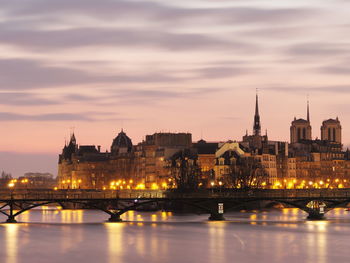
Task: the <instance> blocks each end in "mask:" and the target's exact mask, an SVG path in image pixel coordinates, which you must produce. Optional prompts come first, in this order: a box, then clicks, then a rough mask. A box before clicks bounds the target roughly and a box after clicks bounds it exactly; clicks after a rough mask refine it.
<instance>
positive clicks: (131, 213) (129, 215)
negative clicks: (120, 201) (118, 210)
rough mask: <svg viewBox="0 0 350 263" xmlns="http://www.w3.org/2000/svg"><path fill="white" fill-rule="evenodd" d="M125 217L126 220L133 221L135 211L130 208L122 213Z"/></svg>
mask: <svg viewBox="0 0 350 263" xmlns="http://www.w3.org/2000/svg"><path fill="white" fill-rule="evenodd" d="M124 215H125V217H126V220H128V221H134V220H135V211H133V210H131V211H128V212H127V213H125V214H124Z"/></svg>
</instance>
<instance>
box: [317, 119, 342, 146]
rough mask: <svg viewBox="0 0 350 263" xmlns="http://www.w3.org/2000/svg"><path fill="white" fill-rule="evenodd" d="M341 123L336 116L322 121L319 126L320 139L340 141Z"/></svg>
mask: <svg viewBox="0 0 350 263" xmlns="http://www.w3.org/2000/svg"><path fill="white" fill-rule="evenodd" d="M341 129H342V128H341V125H340V121H339V119H338V117H337V118H336V119H328V120H325V121H323V123H322V126H321V140H323V141H330V142H336V143H339V144H341V143H342V136H341Z"/></svg>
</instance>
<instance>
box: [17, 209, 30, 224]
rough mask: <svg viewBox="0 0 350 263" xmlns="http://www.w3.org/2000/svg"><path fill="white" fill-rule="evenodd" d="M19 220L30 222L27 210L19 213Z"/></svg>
mask: <svg viewBox="0 0 350 263" xmlns="http://www.w3.org/2000/svg"><path fill="white" fill-rule="evenodd" d="M18 219H19V221H21V222H30V213H29V211H25V212H23V213H22V214H20V215H19V218H18Z"/></svg>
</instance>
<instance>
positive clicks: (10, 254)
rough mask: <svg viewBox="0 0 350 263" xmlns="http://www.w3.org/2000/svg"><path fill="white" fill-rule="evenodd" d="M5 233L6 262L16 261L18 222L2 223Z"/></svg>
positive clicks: (13, 262)
mask: <svg viewBox="0 0 350 263" xmlns="http://www.w3.org/2000/svg"><path fill="white" fill-rule="evenodd" d="M3 226H4V227H5V233H6V244H5V245H6V257H5V260H6V261H5V262H6V263H17V251H18V246H17V245H18V230H19V227H20V225H18V224H4V225H3Z"/></svg>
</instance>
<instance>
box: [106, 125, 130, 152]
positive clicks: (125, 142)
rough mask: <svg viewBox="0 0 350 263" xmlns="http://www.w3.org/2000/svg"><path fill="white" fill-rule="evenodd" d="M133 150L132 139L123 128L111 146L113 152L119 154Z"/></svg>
mask: <svg viewBox="0 0 350 263" xmlns="http://www.w3.org/2000/svg"><path fill="white" fill-rule="evenodd" d="M131 150H132V141H131V139H130V138H129V137H128V136H127V135H126V133H125V132H124V131H123V130H122V131H121V132H120V133H119V134H118V136H117V137H116V138H115V139H114V140H113V143H112V146H111V153H114V154H119V153H128V152H131Z"/></svg>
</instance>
